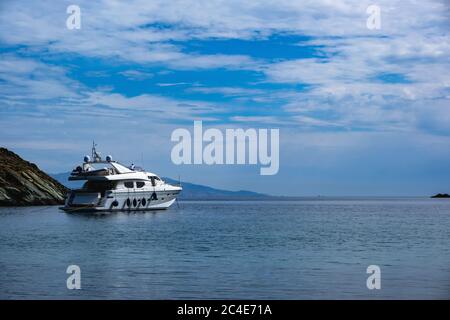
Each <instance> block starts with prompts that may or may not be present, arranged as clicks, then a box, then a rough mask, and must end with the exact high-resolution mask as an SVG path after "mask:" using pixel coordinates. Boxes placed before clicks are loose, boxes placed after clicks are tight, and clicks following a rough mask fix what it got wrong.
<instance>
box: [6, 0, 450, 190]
mask: <svg viewBox="0 0 450 320" xmlns="http://www.w3.org/2000/svg"><path fill="white" fill-rule="evenodd" d="M71 4H75V5H78V6H79V7H80V8H81V29H74V30H69V29H68V28H67V27H66V19H67V17H68V16H69V15H68V14H67V13H66V9H67V7H68V6H69V5H71ZM372 4H376V5H378V6H379V7H380V8H381V28H380V29H375V30H373V29H369V28H367V25H366V22H367V18H368V17H369V15H368V14H367V12H366V10H367V8H368V7H369V6H370V5H372ZM449 30H450V4H449V2H448V1H446V0H442V1H437V0H436V1H435V0H427V1H405V0H390V1H376V2H373V1H364V0H362V1H356V0H355V1H331V0H310V1H309V0H308V1H301V0H290V1H283V0H277V1H269V0H261V1H245V2H244V1H232V0H229V1H214V0H205V1H202V0H196V1H155V0H145V1H144V0H143V1H98V2H95V3H94V2H93V1H76V2H74V1H43V0H42V1H21V0H19V1H17V0H15V1H9V0H3V1H1V3H0V145H1V146H5V147H7V148H10V149H12V150H13V151H15V152H17V153H19V154H20V155H21V156H23V157H24V158H26V159H28V160H30V161H33V162H36V163H37V164H38V165H39V166H40V167H41V168H42V169H44V170H46V171H47V172H51V173H57V172H66V171H69V170H70V169H72V167H73V166H74V165H76V164H77V163H78V162H79V161H80V160H81V159H82V156H83V155H84V154H86V153H89V152H90V145H91V143H92V140H93V139H95V140H96V142H97V143H98V144H99V148H100V150H101V151H102V152H103V153H104V154H112V155H113V156H114V157H115V158H118V159H119V160H121V161H122V162H124V163H127V164H128V163H131V162H134V163H136V164H141V163H142V164H143V165H144V166H145V167H146V168H147V169H148V170H151V171H154V172H157V173H159V174H160V175H163V176H170V177H174V178H176V177H177V176H178V175H181V178H182V180H187V181H191V182H196V183H203V184H208V185H211V186H214V187H220V188H227V189H233V190H239V189H250V190H254V191H260V192H266V193H271V194H280V195H429V194H432V193H436V192H450V100H449V98H450V53H449V52H450V36H449ZM194 120H202V121H203V125H204V126H205V127H214V128H219V129H225V128H244V129H246V128H279V129H280V170H279V172H278V174H277V175H274V176H260V175H259V166H248V165H247V166H207V165H195V166H193V165H191V166H189V165H181V166H176V165H174V164H172V162H171V159H170V152H171V149H172V147H173V146H174V143H173V142H171V141H170V135H171V132H172V131H173V130H174V129H176V128H180V127H184V128H188V129H190V130H192V125H193V121H194Z"/></svg>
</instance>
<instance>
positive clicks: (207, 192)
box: [51, 172, 272, 200]
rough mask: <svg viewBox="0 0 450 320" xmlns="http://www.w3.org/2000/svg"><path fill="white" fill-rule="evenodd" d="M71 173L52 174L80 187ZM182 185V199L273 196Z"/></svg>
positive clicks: (266, 197)
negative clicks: (72, 179)
mask: <svg viewBox="0 0 450 320" xmlns="http://www.w3.org/2000/svg"><path fill="white" fill-rule="evenodd" d="M69 175H70V173H68V172H66V173H58V174H52V175H51V176H52V177H53V178H54V179H56V180H58V181H59V182H60V183H62V184H63V185H65V186H66V187H68V188H70V189H74V188H80V187H81V186H82V185H83V182H82V181H68V180H67V178H68V177H69ZM163 179H164V180H165V181H167V182H168V183H171V184H177V183H178V181H176V180H173V179H170V178H164V177H163ZM181 185H182V187H183V191H182V192H181V194H180V196H179V197H178V198H179V199H181V200H253V199H255V200H257V199H269V198H272V197H271V196H268V195H265V194H262V193H256V192H251V191H245V190H241V191H228V190H221V189H215V188H211V187H208V186H203V185H200V184H194V183H189V182H183V181H181Z"/></svg>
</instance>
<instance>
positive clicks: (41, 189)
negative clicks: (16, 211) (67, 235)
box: [0, 148, 68, 206]
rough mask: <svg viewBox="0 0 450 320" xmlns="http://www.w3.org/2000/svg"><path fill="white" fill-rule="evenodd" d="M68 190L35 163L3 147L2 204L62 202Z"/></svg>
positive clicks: (0, 158) (0, 155) (0, 167)
mask: <svg viewBox="0 0 450 320" xmlns="http://www.w3.org/2000/svg"><path fill="white" fill-rule="evenodd" d="M67 191H68V190H67V188H66V187H64V186H63V185H62V184H60V183H59V182H58V181H56V180H55V179H53V178H52V177H50V176H48V175H47V174H46V173H45V172H43V171H41V170H39V168H38V167H37V166H36V165H35V164H34V163H30V162H28V161H25V160H23V159H22V158H21V157H19V156H18V155H17V154H15V153H14V152H12V151H9V150H8V149H5V148H0V206H29V205H54V204H62V203H63V202H64V197H65V195H66V192H67Z"/></svg>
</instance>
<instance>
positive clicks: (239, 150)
mask: <svg viewBox="0 0 450 320" xmlns="http://www.w3.org/2000/svg"><path fill="white" fill-rule="evenodd" d="M224 136H225V139H224ZM171 140H172V141H175V142H178V143H177V144H176V145H175V146H174V147H173V149H172V153H171V158H172V162H173V163H174V164H177V165H179V164H203V163H204V164H207V165H214V164H253V165H256V164H258V163H259V164H261V165H263V166H266V167H262V168H261V169H260V174H261V175H275V174H277V173H278V169H279V130H278V129H270V153H269V134H268V129H259V130H258V131H257V130H256V129H247V130H245V131H244V130H243V129H226V130H225V134H223V133H222V131H221V130H219V129H215V128H210V129H207V130H205V132H203V126H202V121H194V137H193V142H192V137H191V133H190V132H189V131H188V130H187V129H183V128H179V129H176V130H174V131H173V132H172V136H171ZM247 141H248V143H247ZM204 142H206V143H208V144H207V145H206V146H205V147H204V148H203V143H204ZM192 149H193V156H194V157H193V159H192ZM247 151H248V152H247ZM224 156H225V159H224Z"/></svg>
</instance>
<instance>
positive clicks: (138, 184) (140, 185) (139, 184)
mask: <svg viewBox="0 0 450 320" xmlns="http://www.w3.org/2000/svg"><path fill="white" fill-rule="evenodd" d="M143 186H145V182H142V181H137V182H136V187H137V188H142V187H143Z"/></svg>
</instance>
